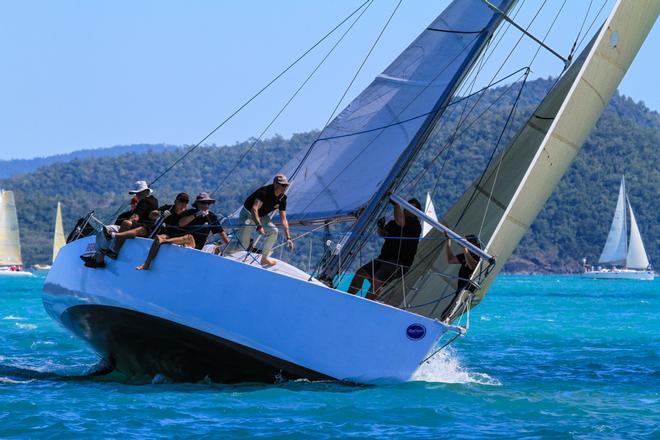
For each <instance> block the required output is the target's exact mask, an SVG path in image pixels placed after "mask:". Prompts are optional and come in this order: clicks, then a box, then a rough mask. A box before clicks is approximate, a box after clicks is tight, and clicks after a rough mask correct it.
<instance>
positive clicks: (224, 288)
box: [43, 238, 448, 383]
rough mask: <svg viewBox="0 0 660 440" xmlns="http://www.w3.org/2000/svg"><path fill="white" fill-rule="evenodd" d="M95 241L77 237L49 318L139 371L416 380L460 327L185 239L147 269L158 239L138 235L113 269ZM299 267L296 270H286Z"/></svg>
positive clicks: (64, 260)
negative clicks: (94, 252) (91, 252)
mask: <svg viewBox="0 0 660 440" xmlns="http://www.w3.org/2000/svg"><path fill="white" fill-rule="evenodd" d="M92 243H93V239H91V238H86V239H82V240H78V241H75V242H73V243H70V244H68V245H67V246H65V247H64V248H62V250H61V251H60V254H59V256H58V258H57V260H56V262H55V264H54V265H53V268H52V269H51V271H50V272H49V274H48V278H47V279H46V283H45V286H44V294H43V302H44V306H45V308H46V310H47V311H48V313H49V314H50V315H51V316H52V317H53V318H54V319H55V320H56V321H58V322H60V323H61V324H62V325H64V327H66V328H68V329H69V330H70V331H72V332H73V333H74V334H75V335H77V336H78V337H80V338H82V339H84V340H86V341H87V342H89V343H90V344H91V345H92V347H94V349H95V350H96V351H97V352H98V353H99V354H100V355H101V356H102V357H103V358H105V359H106V360H108V361H109V362H110V363H111V364H112V365H113V366H114V367H115V368H116V369H118V370H119V371H122V372H124V373H127V374H131V375H133V374H147V375H154V374H164V375H166V376H167V377H170V378H171V379H173V380H184V381H194V380H200V379H203V378H204V377H207V376H208V377H210V378H211V379H213V380H218V381H222V382H237V381H266V382H272V381H275V380H276V379H277V378H278V377H279V376H283V377H285V378H298V377H304V378H310V379H337V380H344V381H352V382H359V383H371V382H377V381H405V380H408V379H409V378H410V377H411V376H412V374H413V373H414V372H415V370H416V369H417V368H418V366H419V363H420V361H421V360H422V359H424V357H425V356H426V355H427V353H429V351H430V350H431V349H432V348H433V347H434V343H435V342H436V341H437V340H438V338H439V337H440V336H442V335H443V334H444V333H445V332H446V331H447V329H448V327H447V326H445V325H443V324H441V323H440V322H438V321H435V320H431V319H428V318H425V317H422V316H419V315H416V314H413V313H409V312H406V311H403V310H400V309H397V308H393V307H390V306H387V305H384V304H380V303H376V302H373V301H369V300H366V299H364V298H360V297H356V296H353V295H348V294H346V293H343V292H339V291H337V290H334V289H330V288H328V287H326V286H324V285H322V284H320V283H314V282H309V281H307V279H302V278H299V277H298V276H296V272H298V273H302V272H300V271H297V269H295V268H292V267H291V266H288V265H286V263H283V262H280V263H279V264H278V265H277V266H276V268H278V267H279V269H278V270H279V271H280V273H273V271H271V270H267V269H263V268H261V267H259V266H258V265H257V266H255V265H251V264H248V263H244V262H240V261H236V260H234V259H231V258H225V257H220V256H215V255H213V254H208V253H204V252H200V251H197V250H192V249H186V248H181V247H176V246H163V247H162V248H161V250H160V252H159V254H158V257H157V258H156V260H155V261H154V264H153V266H152V268H151V269H150V270H149V271H137V270H135V266H136V265H138V264H140V263H141V262H142V260H143V259H144V257H145V256H146V254H147V250H148V248H149V246H150V244H151V241H149V240H145V239H135V240H129V241H128V242H126V243H125V245H124V247H123V248H122V251H121V254H120V256H119V259H118V260H117V261H112V260H109V259H106V262H107V267H106V268H105V269H91V268H87V267H84V265H83V264H82V262H81V261H80V259H79V258H78V257H79V255H81V254H83V253H84V252H85V250H86V248H87V247H88V245H91V244H92ZM287 267H288V268H292V271H291V273H292V275H291V274H290V275H286V274H282V273H281V271H282V270H283V269H286V268H287Z"/></svg>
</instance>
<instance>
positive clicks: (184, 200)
mask: <svg viewBox="0 0 660 440" xmlns="http://www.w3.org/2000/svg"><path fill="white" fill-rule="evenodd" d="M176 201H177V202H181V203H188V202H189V200H188V199H176Z"/></svg>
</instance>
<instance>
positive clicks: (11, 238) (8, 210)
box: [0, 190, 23, 266]
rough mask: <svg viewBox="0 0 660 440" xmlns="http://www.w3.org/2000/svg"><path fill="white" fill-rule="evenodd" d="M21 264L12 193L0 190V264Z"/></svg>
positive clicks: (16, 219) (16, 218) (19, 242)
mask: <svg viewBox="0 0 660 440" xmlns="http://www.w3.org/2000/svg"><path fill="white" fill-rule="evenodd" d="M22 264H23V260H22V259H21V241H20V237H19V234H18V217H17V216H16V203H15V202H14V193H13V192H12V191H5V190H0V265H2V266H13V265H17V266H20V265H22Z"/></svg>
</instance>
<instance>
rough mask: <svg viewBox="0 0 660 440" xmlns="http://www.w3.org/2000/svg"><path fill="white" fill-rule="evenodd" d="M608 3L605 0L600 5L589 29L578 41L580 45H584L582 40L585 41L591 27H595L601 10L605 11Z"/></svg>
mask: <svg viewBox="0 0 660 440" xmlns="http://www.w3.org/2000/svg"><path fill="white" fill-rule="evenodd" d="M606 4H607V0H604V1H603V4H602V5H601V7H600V9H599V10H598V12H597V13H596V16H595V17H594V19H593V20H592V21H591V24H590V25H589V27H588V28H587V31H586V32H585V33H584V35H583V36H582V39H581V40H580V42H579V43H578V46H582V42H583V41H584V39H585V38H587V35H589V32H591V28H592V27H593V25H594V23H596V20H598V17H600V14H601V12H603V9H604V8H605V5H606Z"/></svg>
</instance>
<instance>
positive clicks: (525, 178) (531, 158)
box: [381, 0, 660, 321]
mask: <svg viewBox="0 0 660 440" xmlns="http://www.w3.org/2000/svg"><path fill="white" fill-rule="evenodd" d="M659 12H660V2H658V1H657V0H639V1H638V0H635V1H632V0H620V1H619V2H618V3H617V4H616V5H615V7H614V9H613V10H612V13H611V14H610V16H609V17H608V19H607V21H606V22H605V24H604V26H603V27H602V28H601V29H600V31H599V32H598V33H597V35H596V36H595V37H594V39H593V40H592V42H591V43H590V44H589V45H588V47H586V48H585V50H584V51H583V52H582V54H581V55H580V57H579V58H578V59H577V60H576V61H575V62H574V63H573V65H572V66H571V67H570V68H569V69H568V70H567V71H566V72H565V73H564V74H563V75H562V77H561V78H560V80H559V81H558V82H557V83H556V84H555V86H554V87H553V89H552V90H551V91H550V92H549V93H548V95H547V96H546V98H545V99H544V100H543V102H542V103H541V104H540V105H539V107H538V108H537V109H536V111H535V112H534V114H533V115H532V116H531V117H530V119H529V120H528V121H527V123H526V125H524V126H523V127H522V129H521V130H520V131H519V132H518V134H517V135H516V136H515V137H514V139H513V140H512V141H511V142H510V143H509V145H508V146H507V148H506V149H505V150H504V151H503V153H502V154H501V155H500V156H499V158H498V159H497V160H495V161H494V162H493V163H492V164H491V166H490V167H489V168H488V169H487V170H486V171H485V172H484V174H483V176H482V178H480V179H477V181H475V182H474V183H473V184H472V185H471V186H470V188H468V190H467V192H466V193H465V194H464V195H463V196H462V197H461V198H460V199H459V201H458V202H457V203H456V204H455V205H454V206H453V207H452V208H451V209H450V210H449V212H448V213H447V214H446V215H445V217H444V218H443V221H442V223H444V224H445V225H447V226H449V227H450V228H452V229H453V230H455V231H456V232H459V233H461V234H463V235H466V234H479V236H480V237H481V239H482V240H483V241H484V242H485V243H486V251H487V252H488V253H490V255H494V256H495V257H496V259H497V264H496V266H495V267H494V268H492V270H491V271H490V272H489V273H488V274H487V275H486V276H485V277H484V278H483V279H482V280H480V281H481V284H480V286H479V288H477V289H475V290H474V292H469V291H467V290H466V291H463V292H456V279H455V276H456V275H455V274H456V273H457V271H458V268H457V267H456V265H455V266H454V267H452V268H450V267H449V266H448V264H447V261H446V257H445V255H444V243H443V244H438V243H439V241H434V240H425V241H423V242H422V243H420V246H419V248H418V251H417V256H416V257H415V263H414V265H413V267H412V268H411V270H410V272H409V273H408V274H407V275H406V277H405V278H404V280H403V282H404V283H405V286H406V288H407V289H403V288H402V284H401V282H399V283H392V284H391V285H390V286H388V290H387V291H386V292H385V295H386V296H385V298H384V299H386V300H387V302H388V303H390V304H392V305H396V306H400V307H402V308H405V309H408V310H411V311H414V312H416V313H420V314H422V315H425V316H429V317H433V318H441V319H443V320H446V321H451V320H453V319H455V318H456V317H457V316H459V315H460V314H462V313H463V312H464V310H465V308H464V306H465V305H466V304H468V303H469V304H472V305H475V304H478V303H479V301H480V300H481V299H482V298H483V296H484V295H485V294H486V292H487V290H488V288H489V287H490V284H491V283H492V282H493V280H494V278H495V276H496V274H497V273H498V272H499V271H500V270H501V268H502V266H503V264H504V263H505V262H506V260H507V259H508V257H509V256H510V255H511V253H512V252H513V250H514V249H515V247H516V246H517V244H518V242H519V241H520V239H521V238H522V236H523V235H524V234H525V232H526V231H527V229H528V228H529V226H530V225H531V224H532V222H533V221H534V219H535V218H536V216H537V214H538V212H539V211H540V210H541V208H542V207H543V205H544V203H545V202H546V200H547V199H548V197H549V196H550V194H551V193H552V191H553V189H554V188H555V186H556V185H557V183H558V182H559V179H560V178H561V176H562V175H563V174H564V172H565V170H566V169H567V167H568V166H569V164H570V163H571V161H572V159H573V158H574V157H575V155H576V154H577V152H578V151H579V149H580V148H581V146H582V144H583V143H584V140H585V139H586V137H587V135H588V134H589V132H590V131H591V129H592V127H593V126H594V124H595V123H596V121H597V119H598V117H599V116H600V114H601V112H602V111H603V109H604V107H605V106H606V105H607V102H608V101H609V99H610V97H611V96H612V94H613V93H614V91H615V90H616V87H617V85H618V84H619V82H620V81H621V79H622V78H623V76H624V75H625V72H626V70H627V69H628V67H629V66H630V63H631V62H632V60H633V59H634V57H635V54H636V53H637V51H638V50H639V48H640V46H641V44H642V42H643V41H644V39H645V37H646V35H647V34H648V32H649V31H650V29H651V28H652V26H653V24H654V22H655V20H656V17H657V16H658V13H659ZM577 115H579V117H577ZM429 237H431V238H441V236H440V234H439V233H438V232H437V231H432V232H431V233H430V234H429ZM478 271H479V268H477V270H476V271H475V273H476V272H478ZM474 276H475V275H473V277H474ZM411 286H412V287H411ZM406 290H407V292H408V293H407V296H406V295H404V293H405V292H406ZM381 298H383V297H381Z"/></svg>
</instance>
